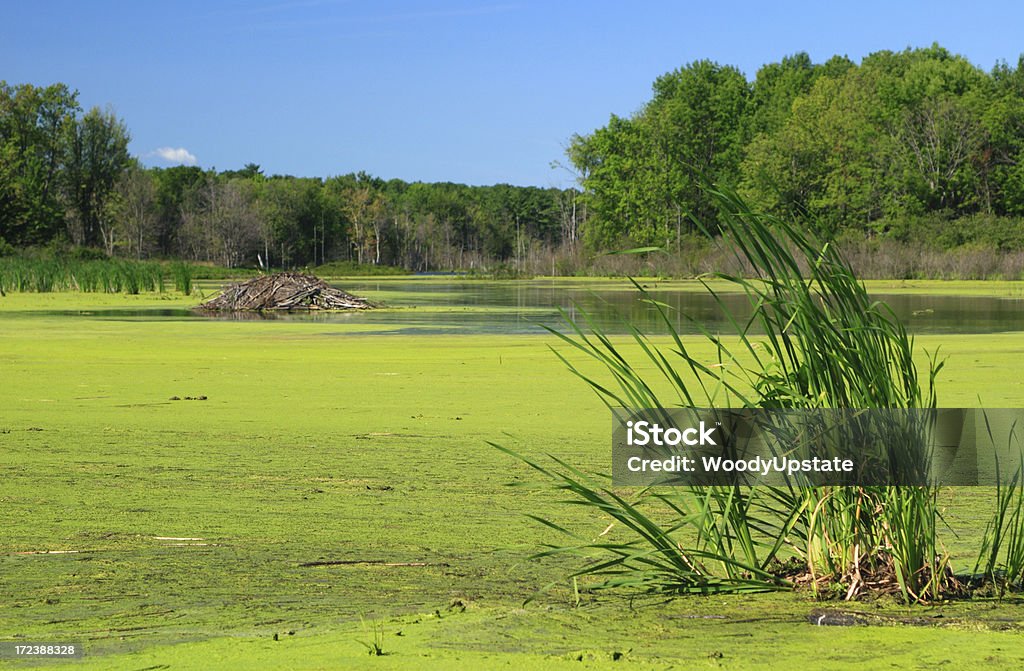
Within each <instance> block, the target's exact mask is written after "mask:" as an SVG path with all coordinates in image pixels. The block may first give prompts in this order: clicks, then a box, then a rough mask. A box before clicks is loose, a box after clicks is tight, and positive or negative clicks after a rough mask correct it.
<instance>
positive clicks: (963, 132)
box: [0, 45, 1024, 274]
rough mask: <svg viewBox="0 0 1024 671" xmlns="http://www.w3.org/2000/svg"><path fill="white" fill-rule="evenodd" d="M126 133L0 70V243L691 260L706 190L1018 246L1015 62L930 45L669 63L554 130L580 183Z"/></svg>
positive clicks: (553, 263)
mask: <svg viewBox="0 0 1024 671" xmlns="http://www.w3.org/2000/svg"><path fill="white" fill-rule="evenodd" d="M128 142H129V131H128V128H127V125H126V123H125V122H124V121H123V120H121V119H119V118H117V116H116V115H115V114H114V113H113V111H111V110H109V109H108V110H102V109H98V108H93V109H91V110H89V111H83V110H82V109H81V108H80V106H79V104H78V102H77V93H76V92H74V91H72V90H70V89H69V88H68V87H67V86H66V85H64V84H54V85H51V86H46V87H37V86H33V85H29V84H22V85H9V84H7V83H5V82H0V253H3V252H4V251H5V250H6V252H7V253H14V252H15V251H16V250H17V249H18V248H26V247H31V248H36V249H48V248H49V249H65V250H66V249H68V248H70V247H77V248H86V249H93V250H99V251H97V252H94V253H100V252H102V254H105V255H110V256H123V257H130V258H140V259H141V258H180V259H186V260H193V261H210V262H214V263H217V264H221V265H224V266H228V267H235V266H250V267H254V266H264V267H269V266H274V267H296V266H303V265H315V264H323V263H327V262H332V261H339V260H344V261H352V262H355V263H360V264H377V265H396V266H401V267H404V268H406V269H409V270H414V271H425V270H452V269H464V270H471V269H481V270H493V269H494V268H496V267H498V268H500V267H505V268H509V269H514V270H526V271H529V272H554V273H557V272H581V271H582V272H585V271H586V262H581V261H580V259H581V258H590V259H593V254H594V253H598V252H601V251H605V250H612V249H621V248H622V247H625V246H637V245H656V246H660V247H664V248H665V249H667V250H669V251H670V252H672V253H673V254H675V255H676V256H677V257H680V258H681V257H683V256H685V255H686V254H688V253H689V254H690V255H691V257H692V255H693V250H694V249H695V248H697V247H699V245H700V243H698V242H697V240H696V238H695V237H694V236H693V233H694V223H693V222H694V221H695V220H696V221H700V222H703V223H704V224H707V225H709V226H711V227H712V228H713V227H714V226H715V217H716V212H715V207H714V205H713V201H712V199H710V198H708V197H707V196H706V195H705V194H704V193H703V191H702V183H704V182H711V183H715V184H721V185H726V186H729V187H731V188H735V189H736V190H738V191H739V192H740V193H741V194H743V195H744V196H746V197H747V198H748V199H749V201H750V202H751V203H752V204H753V205H754V206H755V207H757V208H760V209H763V210H767V211H769V212H772V213H775V214H778V215H780V216H783V217H788V218H793V219H796V220H799V221H800V222H804V225H805V226H807V227H808V228H810V229H811V230H812V231H813V232H814V233H815V234H816V235H818V236H819V237H821V238H823V239H839V240H840V241H841V242H842V243H843V244H847V245H848V246H851V249H858V247H857V245H863V244H864V243H865V242H867V243H869V244H870V243H872V242H874V243H876V244H877V243H878V241H885V242H886V243H887V244H892V245H902V248H904V249H917V250H918V251H920V250H921V249H922V246H924V247H923V248H924V249H929V250H935V251H948V250H953V251H956V250H961V251H962V250H964V249H967V250H974V251H977V252H985V253H989V252H1000V253H1017V252H1019V251H1021V250H1024V219H1022V217H1024V59H1022V60H1021V61H1020V62H1019V63H1018V64H1017V67H1016V68H1014V67H1011V66H1009V65H1007V64H1005V63H1000V64H997V65H996V66H995V67H994V68H993V69H992V70H991V71H989V72H986V71H984V70H982V69H980V68H978V67H976V66H975V65H973V64H971V63H970V62H969V61H967V60H966V59H965V58H963V57H961V56H957V55H954V54H951V53H949V52H948V51H946V50H945V49H943V48H941V47H939V46H937V45H935V46H932V47H929V48H925V49H907V50H905V51H902V52H891V51H881V52H877V53H874V54H871V55H869V56H867V57H865V58H864V59H863V60H862V61H861V63H860V64H857V63H854V62H853V61H851V60H850V59H849V58H847V57H844V56H835V57H833V58H831V59H829V60H828V61H826V62H825V63H821V64H816V63H813V62H812V61H811V59H810V57H809V56H808V55H807V54H804V53H798V54H795V55H793V56H790V57H787V58H784V59H783V60H782V61H781V62H779V63H772V64H769V65H765V66H764V67H762V68H761V69H760V70H759V71H758V72H757V73H756V76H755V77H754V78H753V80H748V79H747V77H746V76H745V75H744V73H742V72H740V71H739V70H738V69H736V68H734V67H731V66H723V65H719V64H717V63H713V62H709V61H698V62H695V63H692V64H690V65H687V66H685V67H682V68H680V69H678V70H675V71H673V72H670V73H667V74H665V75H663V76H661V77H659V78H658V79H657V80H656V81H655V82H654V86H653V96H652V98H651V100H650V101H648V102H647V103H646V104H644V105H643V106H642V108H641V109H640V110H639V111H637V112H636V113H635V114H633V115H631V116H629V117H619V116H614V115H613V116H612V117H611V118H610V120H609V122H608V124H607V125H606V126H604V127H602V128H599V129H597V130H595V131H593V132H591V133H589V134H586V135H577V136H574V137H573V138H571V140H570V143H569V148H568V158H569V164H570V167H572V168H573V169H574V170H575V172H576V174H577V177H578V186H579V188H578V189H577V188H570V189H564V190H563V189H555V188H547V189H544V188H537V187H517V186H509V185H496V186H466V185H461V184H451V183H422V182H414V183H408V182H404V181H401V180H396V179H392V180H384V179H380V178H377V177H373V176H369V175H366V174H364V173H358V174H348V175H342V176H336V177H329V178H325V179H320V178H305V177H301V178H300V177H291V176H282V175H272V176H268V175H264V174H263V171H262V170H261V169H260V167H259V166H258V165H256V164H248V165H246V166H245V167H243V168H241V169H239V170H227V171H220V172H218V171H215V170H204V169H201V168H198V167H194V166H178V167H171V168H163V169H161V168H146V167H143V166H142V165H141V164H140V162H139V161H138V159H136V158H133V157H131V156H130V155H129V153H128V150H127V147H128ZM860 249H862V248H860ZM570 260H571V262H570ZM678 267H679V266H677V268H678ZM691 270H692V268H691ZM894 272H895V273H896V274H899V273H900V271H899V270H896V271H894Z"/></svg>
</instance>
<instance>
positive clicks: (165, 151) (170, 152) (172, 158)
mask: <svg viewBox="0 0 1024 671" xmlns="http://www.w3.org/2000/svg"><path fill="white" fill-rule="evenodd" d="M151 153H152V155H154V156H159V157H160V158H162V159H163V160H165V161H167V162H168V163H181V164H183V165H195V164H196V155H195V154H193V153H192V152H190V151H189V150H188V149H185V148H184V147H177V148H175V147H160V148H159V149H157V150H155V151H153V152H151Z"/></svg>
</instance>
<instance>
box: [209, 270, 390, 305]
mask: <svg viewBox="0 0 1024 671" xmlns="http://www.w3.org/2000/svg"><path fill="white" fill-rule="evenodd" d="M371 307H373V305H372V304H371V303H370V302H369V301H367V300H366V299H364V298H359V297H358V296H353V295H352V294H349V293H346V292H344V291H342V290H341V289H335V288H334V287H332V286H331V285H329V284H327V283H326V282H324V281H323V280H321V279H320V278H318V277H314V276H312V275H303V274H302V273H275V274H274V275H261V276H260V277H255V278H253V279H251V280H248V281H245V282H240V283H238V284H233V285H231V286H230V287H228V288H227V289H225V290H224V291H223V292H222V293H221V294H220V295H219V296H217V297H216V298H213V299H211V300H208V301H206V302H205V303H203V304H202V305H200V306H199V308H198V309H200V310H365V309H367V308H371Z"/></svg>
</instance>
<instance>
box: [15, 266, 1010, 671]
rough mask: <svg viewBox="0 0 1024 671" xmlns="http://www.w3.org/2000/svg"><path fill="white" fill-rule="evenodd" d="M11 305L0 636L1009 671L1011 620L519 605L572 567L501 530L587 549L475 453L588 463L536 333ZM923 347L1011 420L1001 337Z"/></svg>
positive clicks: (282, 652)
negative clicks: (494, 443)
mask: <svg viewBox="0 0 1024 671" xmlns="http://www.w3.org/2000/svg"><path fill="white" fill-rule="evenodd" d="M385 281H386V280H385ZM916 288H920V287H916ZM926 288H927V287H926ZM1010 288H1011V287H1007V288H1006V290H1010ZM979 290H982V289H979ZM991 290H992V291H1003V290H1004V289H1003V288H993V289H991ZM34 298H36V297H33V296H29V295H9V296H8V297H7V298H5V299H3V300H0V369H2V371H3V379H4V382H5V384H4V385H2V386H0V408H2V413H0V450H2V453H3V454H4V460H3V462H2V463H0V482H3V486H2V489H0V500H2V503H3V506H4V510H5V512H6V513H7V514H6V519H7V520H8V522H7V527H6V530H5V532H4V534H3V536H2V540H0V548H2V549H0V576H2V580H0V632H3V635H4V637H5V638H6V637H10V636H22V637H25V639H26V640H36V639H41V640H56V639H63V638H68V639H77V640H80V641H82V642H83V643H85V644H86V647H87V650H88V651H89V654H90V658H89V659H87V660H86V661H85V662H84V663H82V664H81V665H77V666H76V668H147V667H153V666H156V665H158V664H167V665H170V667H171V668H191V667H195V666H197V665H202V666H203V667H205V668H237V667H238V666H241V665H254V664H258V665H259V666H261V667H264V668H335V667H351V668H365V667H366V666H367V665H369V664H371V663H372V664H373V665H374V666H379V667H380V668H410V667H412V668H416V667H417V666H420V667H429V666H444V667H445V668H480V667H493V666H497V665H504V664H513V665H515V666H516V667H517V668H518V667H525V668H530V667H531V666H533V667H536V668H541V667H543V668H558V667H559V666H561V667H570V666H571V667H572V668H586V667H587V666H593V667H602V666H604V665H606V664H608V663H609V662H610V661H611V660H612V659H614V657H615V654H616V653H619V654H620V656H621V659H620V660H619V661H620V663H622V664H623V665H624V666H635V667H637V668H644V667H645V666H651V665H656V666H657V667H658V668H665V666H667V665H670V664H676V665H679V666H682V667H684V668H692V667H693V666H694V665H695V664H697V665H701V666H712V667H714V666H717V665H722V666H726V667H728V668H763V667H765V666H771V665H773V664H775V665H778V666H791V665H793V664H797V663H800V662H804V663H806V661H807V660H808V659H811V658H812V655H813V656H814V658H815V659H816V660H819V661H822V662H823V668H824V667H828V666H831V668H862V667H863V664H864V660H865V649H866V646H867V649H869V650H870V655H871V656H872V658H873V659H872V662H873V663H874V664H876V665H881V664H893V665H897V666H910V665H923V666H932V665H937V664H940V663H944V664H945V666H946V667H947V668H971V667H973V666H975V665H976V664H980V663H983V662H984V661H985V660H986V659H987V660H988V661H987V662H985V663H987V664H989V665H990V666H1005V667H1007V668H1012V667H1013V666H1019V665H1020V664H1021V663H1022V661H1024V643H1022V642H1021V638H1020V633H1019V631H999V630H1000V629H1004V628H1008V627H1011V628H1012V627H1016V626H1019V625H1021V624H1022V622H1021V620H1022V616H1021V614H1020V606H1019V605H1018V604H1015V603H1014V602H1012V601H1010V602H1003V603H1001V604H997V603H993V602H978V603H974V604H966V603H960V604H956V603H954V604H946V605H939V606H934V607H928V608H923V607H921V608H912V609H907V608H904V607H898V606H896V605H894V604H892V603H888V602H882V603H869V604H859V605H856V606H852V607H851V608H856V609H860V610H864V611H867V612H870V613H873V614H878V615H880V616H882V617H883V619H882V620H879V622H880V623H883V624H893V625H896V624H899V623H900V620H899V618H904V617H908V616H909V617H913V618H916V619H921V620H922V622H919V624H928V625H929V626H885V627H870V628H868V627H851V628H815V627H812V626H811V625H809V624H808V622H807V616H808V614H809V613H810V612H811V611H812V610H814V609H816V608H819V607H821V604H819V603H816V602H814V601H813V600H811V599H810V598H809V597H808V596H807V595H805V594H795V595H782V596H758V597H756V598H750V597H747V598H739V597H731V598H726V597H715V598H713V599H680V600H676V601H674V602H672V603H670V604H667V605H665V604H657V603H652V602H646V601H643V600H641V601H636V602H631V601H630V600H629V599H627V598H626V597H625V596H623V595H615V594H612V595H604V596H601V597H600V598H596V597H594V596H593V595H590V594H587V593H586V592H584V593H583V594H582V595H581V596H580V599H581V601H580V603H579V604H578V605H579V607H576V606H577V597H576V595H574V594H573V592H572V590H571V588H570V586H568V585H565V584H562V583H561V582H559V584H558V585H557V586H556V588H555V589H553V590H551V591H550V592H547V593H545V594H543V595H542V596H540V597H539V598H538V599H537V600H536V601H534V602H532V603H531V604H530V605H528V606H526V607H525V608H524V607H523V606H522V604H523V601H524V600H525V599H527V598H528V597H530V596H532V595H534V594H535V593H536V591H537V590H538V589H539V588H541V587H543V586H544V585H546V584H548V583H549V582H552V581H559V580H560V578H561V577H562V576H563V575H565V573H566V572H567V570H568V569H569V567H570V566H571V565H572V564H574V562H571V560H570V561H569V562H560V561H554V560H548V561H544V562H540V563H536V562H529V561H526V560H525V557H527V556H528V555H529V554H531V553H532V552H534V551H536V550H537V549H538V547H539V546H540V544H541V543H543V542H545V541H549V540H551V538H552V535H551V533H550V532H549V531H547V530H545V529H544V528H543V527H540V526H539V525H536V524H534V523H532V522H531V521H530V520H528V519H526V518H525V517H524V515H525V514H526V513H532V514H540V515H548V514H550V513H554V512H556V511H557V515H558V518H559V519H560V520H561V521H563V522H564V523H566V524H568V525H571V526H573V527H575V528H578V529H581V530H585V531H587V532H589V533H592V534H593V535H596V534H597V533H600V532H601V530H602V529H603V528H604V526H605V524H604V522H603V521H601V520H594V519H590V518H588V517H587V516H586V515H584V514H583V513H580V514H579V515H577V516H575V517H569V518H567V517H566V509H565V507H564V506H558V505H557V504H556V503H555V502H554V500H553V499H552V497H551V495H550V493H549V492H545V491H540V490H534V489H532V488H530V487H519V488H516V487H508V486H507V485H508V484H509V483H520V484H522V483H530V482H532V480H533V475H532V473H531V472H530V471H529V469H527V468H526V467H525V466H523V465H521V464H519V463H516V462H514V461H513V460H510V459H509V458H508V457H506V456H505V455H502V454H500V453H498V452H497V451H495V450H492V449H490V448H488V447H487V446H486V445H485V441H486V440H496V439H497V440H500V441H501V442H502V443H503V444H505V445H507V446H509V447H511V448H513V449H515V450H517V451H520V452H522V453H528V454H540V453H551V454H555V455H557V456H559V457H560V458H563V459H565V460H567V461H568V462H570V463H572V464H573V465H576V466H578V467H580V468H582V469H586V470H591V471H593V470H603V469H605V468H606V467H607V460H608V436H607V427H608V418H607V416H606V412H605V410H604V409H603V406H601V404H600V403H599V401H597V399H596V398H595V397H594V396H593V395H592V394H591V392H589V391H588V390H587V389H586V388H585V387H584V386H583V385H582V384H581V383H580V382H579V381H578V380H576V379H574V378H573V377H571V376H570V375H569V374H568V373H566V371H565V370H564V369H563V367H562V365H561V364H560V363H559V362H558V361H557V359H556V358H555V357H554V356H553V355H552V353H551V352H550V351H549V350H548V349H547V346H548V345H549V344H554V343H553V342H552V341H551V340H550V339H548V338H546V337H543V336H516V337H512V336H487V337H476V336H461V337H448V336H436V337H435V336H429V337H428V336H404V335H392V336H388V335H374V336H364V335H359V329H358V328H355V327H350V326H346V325H339V324H337V323H317V322H260V321H255V322H230V321H121V320H117V321H115V320H110V319H93V318H90V317H89V316H87V315H86V316H79V317H66V316H59V315H53V314H48V313H47V312H45V311H44V312H40V311H38V310H37V309H36V307H38V306H36V305H35V304H34V303H33V300H30V299H34ZM45 299H46V300H48V301H50V303H48V305H49V306H50V308H51V309H52V310H69V309H78V310H86V311H88V310H92V309H97V308H98V307H102V308H118V307H125V306H134V307H141V306H175V307H178V306H184V305H187V304H190V303H191V302H194V301H191V300H190V299H187V298H183V297H179V296H176V295H173V294H168V295H167V296H165V297H161V296H160V295H159V294H151V295H146V294H143V295H139V296H106V295H89V296H83V295H75V294H48V295H46V296H45ZM97 300H98V302H97ZM373 328H374V330H377V331H380V330H381V327H380V326H375V327H373ZM918 344H919V346H921V347H923V348H926V349H935V348H936V347H940V346H941V348H942V352H943V353H944V355H945V356H946V357H947V358H948V364H947V368H946V370H945V371H944V373H943V376H942V378H941V380H940V385H941V387H940V398H941V400H942V402H943V404H944V405H948V406H974V405H977V404H978V402H979V396H980V400H981V402H982V403H983V404H985V405H988V406H992V407H1020V406H1022V405H1024V375H1022V372H1024V369H1022V365H1021V364H1018V363H1017V362H1019V361H1021V360H1022V358H1021V355H1022V354H1024V341H1022V339H1021V338H1020V335H1019V334H1000V335H984V336H955V337H945V336H944V337H938V336H934V337H922V338H919V339H918ZM694 345H695V347H696V348H698V349H696V350H695V353H702V354H703V355H704V356H707V357H708V358H709V359H710V358H712V357H713V353H712V352H711V351H710V350H707V349H705V350H700V349H699V348H700V347H703V345H701V344H699V341H698V340H697V339H696V338H695V339H694ZM627 351H629V352H631V353H632V354H637V352H636V351H635V350H630V349H629V348H628V347H627ZM923 356H924V355H923V353H922V360H923ZM175 397H176V398H178V399H180V400H172V398H175ZM189 397H191V399H197V400H186V399H188V398H189ZM203 397H205V398H204V399H203V400H198V399H202V398H203ZM947 494H948V498H947V499H946V500H945V501H944V505H945V506H946V512H947V516H948V520H949V522H950V525H951V526H952V527H953V531H952V532H947V533H945V534H944V540H945V542H946V543H947V544H948V546H949V547H950V548H951V550H952V551H953V555H954V558H955V560H956V561H959V562H960V564H961V565H963V563H964V562H966V561H968V559H969V558H970V557H971V556H972V555H971V554H970V552H971V549H972V548H973V547H974V546H975V545H976V543H975V541H976V537H977V535H978V534H980V532H981V529H980V525H981V524H982V523H983V521H984V520H985V519H986V517H987V514H988V510H987V509H983V508H982V507H981V505H980V504H979V497H976V496H974V495H973V494H974V493H973V492H972V491H971V490H953V491H950V492H948V493H947ZM985 505H987V499H986V504H985ZM55 551H56V552H59V553H53V552H55ZM47 552H49V553H51V554H44V553H47ZM965 568H969V567H965ZM940 615H941V617H937V616H940ZM361 617H362V618H363V619H364V620H365V621H366V624H365V625H364V624H362V623H361V622H360V618H361ZM887 618H896V619H887ZM374 621H376V622H378V623H381V624H382V625H383V627H384V629H383V636H384V640H383V647H384V651H385V652H389V653H391V654H389V655H386V656H384V657H381V658H376V659H373V660H370V659H368V656H367V655H366V650H365V648H363V647H362V646H361V644H360V643H359V642H358V640H359V639H361V640H371V641H372V639H373V633H372V631H371V629H372V627H373V626H374V625H373V624H372V623H373V622H374ZM940 622H941V623H943V626H931V625H934V624H936V623H940ZM289 632H295V633H294V634H290V633H289ZM398 632H401V635H399V634H398ZM275 634H277V635H278V640H277V641H275V640H274V635H275ZM769 641H770V644H769ZM183 642H184V643H187V644H185V645H183V644H182V643H183ZM876 656H877V657H876ZM579 658H582V659H583V660H584V662H583V663H582V664H581V662H580V661H578V660H579ZM4 663H7V664H10V665H13V663H11V662H3V661H0V664H4ZM64 666H66V664H65V665H64Z"/></svg>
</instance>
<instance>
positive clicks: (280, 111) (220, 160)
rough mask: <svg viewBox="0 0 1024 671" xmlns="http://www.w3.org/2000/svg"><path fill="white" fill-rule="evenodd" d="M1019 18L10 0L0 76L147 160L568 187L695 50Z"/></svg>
mask: <svg viewBox="0 0 1024 671" xmlns="http://www.w3.org/2000/svg"><path fill="white" fill-rule="evenodd" d="M1022 25H1024V4H1022V3H1013V2H999V3H983V5H981V6H975V7H971V6H969V4H968V3H964V2H927V3H910V2H906V3H898V2H856V3H854V2H850V3H844V4H838V3H830V2H822V1H820V0H819V1H818V2H799V3H798V2H773V3H766V2H735V3H725V2H700V3H696V2H637V3H625V2H586V3H584V2H579V3H574V2H558V1H556V0H549V1H547V2H534V1H519V2H517V1H515V0H510V1H508V2H504V1H502V0H496V1H493V2H492V1H488V0H481V1H479V2H469V1H466V0H424V1H422V2H388V1H382V2H368V1H364V2H355V1H346V0H294V1H288V0H254V1H248V2H242V1H241V0H226V1H217V0H208V1H206V2H185V1H179V2H149V1H140V2H130V3H122V2H104V1H100V0H92V1H90V2H81V1H76V2H46V1H45V0H39V1H36V2H31V3H29V2H19V1H11V0H2V1H0V79H5V80H7V81H8V82H9V83H22V82H30V83H33V84H49V83H52V82H56V81H61V82H65V83H67V84H68V85H70V86H71V87H72V88H75V89H78V90H79V92H80V97H79V100H80V102H81V103H82V105H83V107H90V106H92V105H100V106H105V105H111V106H112V107H113V108H114V110H115V111H116V113H117V114H118V115H119V116H121V117H123V118H124V119H125V121H126V122H127V124H128V127H129V129H130V130H131V133H132V137H133V140H132V144H131V151H132V152H133V153H134V154H136V155H138V156H140V157H142V158H143V160H144V162H146V163H147V164H149V165H172V164H173V162H174V161H186V162H190V161H192V160H195V161H196V163H197V164H198V165H200V166H203V167H205V168H211V167H215V168H217V169H228V168H238V167H241V166H242V165H244V164H245V163H248V162H254V163H259V164H260V165H261V166H263V168H264V172H266V173H267V174H272V173H282V174H293V175H303V176H329V175H336V174H342V173H346V172H353V171H359V170H365V171H367V172H369V173H371V174H374V175H378V176H381V177H386V178H390V177H399V178H402V179H406V180H410V181H413V180H424V181H455V182H465V183H469V184H493V183H498V182H507V183H511V184H524V185H525V184H533V185H537V186H553V185H557V186H563V185H567V184H568V183H569V182H571V176H570V175H569V174H568V172H566V171H564V170H559V169H552V168H551V167H550V164H551V162H552V161H556V160H562V159H563V151H564V146H565V144H566V142H567V140H568V138H569V137H570V136H571V135H572V134H573V133H577V132H580V133H585V132H588V131H590V130H592V129H594V128H596V127H598V126H601V125H603V124H604V123H606V122H607V120H608V116H609V115H610V114H611V113H616V114H620V115H628V114H630V113H631V112H633V111H635V110H636V109H638V108H639V107H640V106H641V105H642V104H643V103H644V101H645V100H646V99H647V98H648V97H649V94H650V85H651V82H652V81H653V80H654V78H655V77H657V76H658V75H660V74H662V73H664V72H667V71H670V70H673V69H675V68H677V67H679V66H681V65H684V64H686V63H689V62H692V61H694V60H697V59H701V58H710V59H713V60H717V61H719V62H720V63H725V64H732V65H736V66H738V67H739V68H740V69H741V70H743V71H744V72H745V73H746V74H747V76H748V77H750V78H752V77H753V76H754V74H755V72H756V71H757V69H758V67H760V66H761V65H762V64H764V63H766V62H772V61H777V60H779V59H780V58H782V57H783V56H785V55H787V54H791V53H794V52H797V51H807V52H808V53H809V54H810V55H811V57H812V58H813V59H814V60H815V61H816V62H821V61H823V60H825V59H827V58H828V57H829V56H831V55H833V54H837V53H838V54H846V55H848V56H850V57H851V58H853V59H855V60H859V59H860V58H861V57H863V56H864V55H866V54H868V53H871V52H873V51H877V50H879V49H894V50H898V49H903V48H905V47H908V46H927V45H929V44H931V43H932V42H939V43H940V44H942V45H943V46H945V47H946V48H948V49H950V50H951V51H954V52H957V53H961V54H963V55H965V56H967V57H968V58H969V59H970V60H971V61H972V62H974V63H975V64H976V65H979V66H981V67H983V68H984V69H986V70H987V69H990V68H991V67H992V66H993V65H994V64H995V63H996V61H997V60H1007V61H1009V62H1011V63H1016V61H1017V58H1018V56H1019V55H1020V54H1021V53H1022V52H1024V33H1022V32H1021V30H1020V26H1022ZM161 149H163V150H164V151H163V152H162V153H163V155H164V156H161V152H160V150H161ZM172 150H173V151H172ZM168 159H170V160H168Z"/></svg>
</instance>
